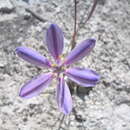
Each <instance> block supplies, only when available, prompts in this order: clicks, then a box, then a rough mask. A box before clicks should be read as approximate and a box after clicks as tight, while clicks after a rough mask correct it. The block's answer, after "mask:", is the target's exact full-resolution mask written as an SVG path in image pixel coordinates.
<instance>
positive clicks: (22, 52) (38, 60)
mask: <svg viewBox="0 0 130 130" xmlns="http://www.w3.org/2000/svg"><path fill="white" fill-rule="evenodd" d="M16 53H17V54H18V56H19V57H21V58H22V59H24V60H26V61H28V62H30V63H31V64H34V65H37V66H42V67H50V66H51V64H50V62H49V60H47V59H46V58H45V57H44V56H42V55H40V54H39V53H37V52H36V51H34V50H32V49H30V48H27V47H24V46H21V47H17V48H16Z"/></svg>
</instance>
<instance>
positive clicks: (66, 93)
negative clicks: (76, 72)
mask: <svg viewBox="0 0 130 130" xmlns="http://www.w3.org/2000/svg"><path fill="white" fill-rule="evenodd" d="M57 103H58V106H59V109H60V111H61V112H63V113H64V114H65V115H67V114H69V113H70V112H71V111H72V98H71V93H70V90H69V87H68V86H67V84H66V82H65V81H64V79H63V78H59V84H58V86H57Z"/></svg>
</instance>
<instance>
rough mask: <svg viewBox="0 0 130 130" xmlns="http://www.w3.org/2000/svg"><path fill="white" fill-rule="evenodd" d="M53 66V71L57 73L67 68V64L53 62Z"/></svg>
mask: <svg viewBox="0 0 130 130" xmlns="http://www.w3.org/2000/svg"><path fill="white" fill-rule="evenodd" d="M52 67H53V73H57V74H60V73H62V72H64V71H65V69H66V67H65V66H60V65H57V64H53V65H52Z"/></svg>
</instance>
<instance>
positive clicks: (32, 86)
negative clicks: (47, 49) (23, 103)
mask: <svg viewBox="0 0 130 130" xmlns="http://www.w3.org/2000/svg"><path fill="white" fill-rule="evenodd" d="M52 79H53V74H51V73H46V74H43V75H40V76H38V77H36V78H33V79H32V80H31V81H29V82H27V83H26V84H25V85H24V86H23V87H22V88H21V90H20V93H19V96H20V97H22V98H31V97H33V96H36V95H38V94H39V93H40V92H41V91H42V90H43V89H45V88H46V87H47V86H48V85H49V84H50V82H51V81H52Z"/></svg>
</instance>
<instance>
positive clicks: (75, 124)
mask: <svg viewBox="0 0 130 130" xmlns="http://www.w3.org/2000/svg"><path fill="white" fill-rule="evenodd" d="M90 6H92V0H90V1H88V0H87V1H79V3H78V12H77V13H78V20H80V21H82V20H83V16H84V15H86V14H87V13H88V10H89V9H90V8H89V7H90ZM26 8H28V9H31V10H32V11H33V12H35V13H37V14H39V16H41V17H42V19H44V21H42V22H40V21H39V20H37V19H36V18H35V17H33V16H32V14H30V13H29V12H28V11H26ZM73 11H74V4H73V1H72V0H71V1H70V0H64V1H63V0H51V1H47V0H12V1H11V0H0V130H57V129H58V127H59V123H60V120H61V115H60V112H59V111H58V109H57V104H56V101H55V88H56V81H54V82H53V83H52V84H51V85H50V86H49V87H48V88H47V89H46V90H45V91H44V92H42V93H41V94H40V95H39V96H37V97H34V98H32V99H29V100H25V99H21V98H20V97H19V96H18V92H19V89H20V88H21V86H22V85H23V84H24V83H25V82H26V81H27V80H30V79H31V78H32V77H34V76H36V75H38V74H40V73H44V72H46V71H47V70H45V69H43V68H38V67H36V66H33V65H31V64H29V63H27V62H25V61H23V60H21V59H20V58H18V57H17V56H16V54H15V48H16V47H17V46H20V45H25V46H28V47H31V48H33V49H35V50H37V51H38V52H40V53H41V54H43V55H45V56H47V57H48V58H51V57H50V55H49V54H48V52H47V51H46V46H45V32H46V29H47V27H48V26H49V24H50V23H57V24H58V25H59V26H60V27H61V28H62V29H63V32H64V36H65V44H66V45H65V49H64V55H66V54H67V53H68V52H69V51H70V40H71V36H72V32H73V26H72V25H73V23H74V22H73V16H74V12H73ZM129 19H130V2H129V0H126V1H121V0H109V1H106V0H99V3H98V5H97V8H96V10H95V13H94V15H93V17H92V18H91V20H90V21H89V22H88V23H87V24H86V25H85V26H84V28H82V29H81V30H80V32H79V35H78V38H77V43H79V42H81V41H82V40H84V39H87V38H95V39H96V41H97V43H96V47H95V49H94V51H93V52H92V53H91V55H90V56H89V57H85V58H84V59H83V60H82V61H80V62H78V63H77V64H76V65H78V66H82V67H88V68H91V69H93V70H95V71H97V72H98V73H99V74H100V75H101V80H100V82H99V83H98V84H97V85H96V86H95V87H94V88H93V89H84V88H80V89H79V91H78V93H77V94H74V95H73V107H74V108H75V111H74V112H72V113H71V114H70V115H69V116H66V117H65V119H64V121H63V123H62V125H61V128H60V129H61V130H65V129H66V130H82V129H83V130H130V21H129ZM81 25H82V23H81Z"/></svg>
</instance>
